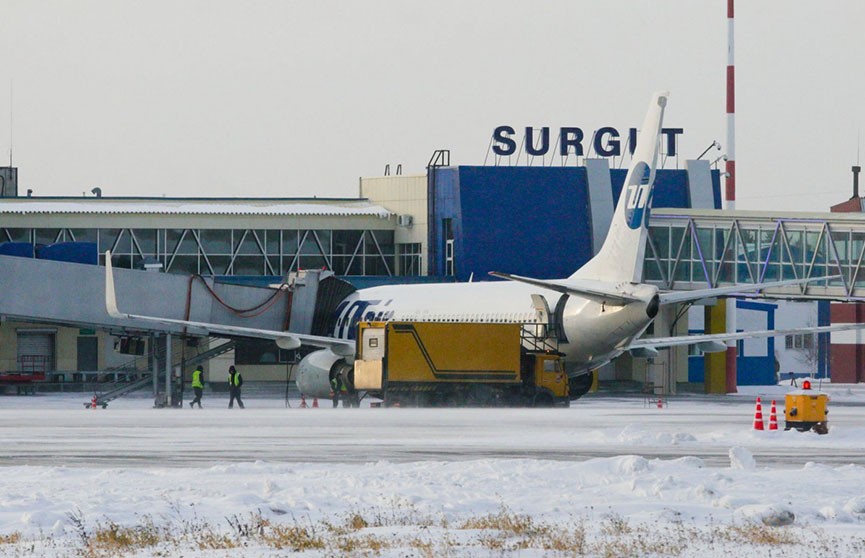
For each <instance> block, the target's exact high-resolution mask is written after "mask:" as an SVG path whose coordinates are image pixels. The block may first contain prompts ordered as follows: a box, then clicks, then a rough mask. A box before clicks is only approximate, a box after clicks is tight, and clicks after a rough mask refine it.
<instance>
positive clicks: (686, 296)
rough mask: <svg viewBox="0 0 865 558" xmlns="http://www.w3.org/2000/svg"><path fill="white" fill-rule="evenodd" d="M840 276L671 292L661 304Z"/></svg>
mask: <svg viewBox="0 0 865 558" xmlns="http://www.w3.org/2000/svg"><path fill="white" fill-rule="evenodd" d="M839 277H841V276H840V275H832V276H829V277H812V278H809V279H788V280H785V281H772V282H767V283H754V284H747V285H731V286H729V287H716V288H714V289H698V290H695V291H670V292H665V293H660V294H659V295H658V297H659V298H660V302H661V304H674V303H677V302H690V301H692V300H700V299H703V298H715V297H718V296H723V295H729V294H737V293H753V292H756V291H762V290H764V289H771V288H774V287H789V286H791V285H803V284H805V283H812V282H815V281H831V280H833V279H838V278H839Z"/></svg>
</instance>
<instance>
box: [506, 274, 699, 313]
mask: <svg viewBox="0 0 865 558" xmlns="http://www.w3.org/2000/svg"><path fill="white" fill-rule="evenodd" d="M490 275H492V276H493V277H501V278H502V279H508V280H509V281H516V282H518V283H526V284H528V285H534V286H536V287H541V288H544V289H549V290H551V291H557V292H560V293H564V294H573V295H578V296H581V297H584V298H588V299H589V300H593V301H595V302H599V303H606V304H610V305H612V306H624V305H626V304H630V303H631V302H638V301H640V300H642V299H640V298H637V297H635V296H630V295H628V294H625V293H621V292H618V291H611V290H605V289H603V288H602V285H601V284H599V283H598V282H596V281H586V280H580V279H561V280H554V281H548V280H545V279H533V278H531V277H523V276H521V275H511V274H510V273H500V272H498V271H490ZM701 298H704V297H701Z"/></svg>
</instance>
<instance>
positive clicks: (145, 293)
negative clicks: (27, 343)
mask: <svg viewBox="0 0 865 558" xmlns="http://www.w3.org/2000/svg"><path fill="white" fill-rule="evenodd" d="M332 275H333V274H332V273H330V272H325V271H319V270H314V271H307V272H300V273H295V274H291V275H289V276H288V277H286V278H285V280H284V281H283V282H282V284H281V285H280V286H279V288H276V289H273V288H271V289H267V288H261V287H255V286H248V285H238V284H230V283H222V282H219V281H217V280H215V279H214V278H213V277H202V276H198V275H194V276H189V275H177V274H170V273H160V272H154V271H134V270H124V269H115V270H114V281H115V287H116V292H117V296H118V303H119V305H120V307H121V309H123V310H124V311H125V312H128V313H133V314H141V315H149V316H158V317H162V318H169V319H175V320H186V321H196V322H208V323H217V324H224V325H232V326H241V327H250V328H258V329H267V330H277V331H292V332H297V333H318V334H325V333H326V329H327V327H328V326H329V321H328V318H329V316H331V315H332V314H333V308H334V307H335V305H336V304H337V303H338V302H339V301H341V300H342V299H343V298H344V297H345V296H347V295H348V294H349V293H350V292H351V291H352V290H354V289H353V287H351V286H350V285H349V284H348V283H346V282H344V281H341V280H338V279H336V278H335V277H333V276H332ZM0 286H2V287H0V318H2V319H4V320H6V319H12V320H20V321H24V322H36V323H56V324H62V325H65V326H78V327H82V328H98V329H103V330H107V331H109V332H111V333H112V334H115V335H132V336H135V337H138V336H143V335H148V334H149V335H151V336H153V335H160V340H159V345H160V346H162V347H168V346H170V343H166V342H165V341H166V340H170V337H171V336H172V335H188V336H194V337H206V336H208V332H207V331H205V330H203V329H199V328H192V327H190V328H184V327H183V326H180V325H177V326H175V325H165V324H157V323H154V322H150V321H147V322H144V321H136V320H126V319H115V318H112V317H111V316H109V315H108V313H107V311H106V309H105V268H103V267H101V266H96V265H84V264H77V263H67V262H57V261H50V260H38V259H31V258H21V257H14V256H0ZM162 337H164V339H163V338H162ZM151 345H152V344H151ZM228 346H229V347H233V345H228ZM220 347H221V348H225V347H226V345H222V346H220ZM205 354H207V353H205ZM157 361H158V363H157ZM186 363H187V365H194V361H192V360H189V359H187V360H186ZM178 364H179V362H177V359H176V358H174V357H173V356H172V355H171V352H170V350H168V351H166V352H165V354H164V355H162V356H160V357H154V366H155V367H156V368H155V370H157V371H159V372H157V373H156V374H153V375H152V383H153V391H154V396H156V395H157V391H158V385H159V384H160V383H161V382H158V378H157V375H161V376H162V377H163V378H164V383H165V391H164V394H172V395H169V396H167V397H163V399H164V403H163V404H167V405H172V404H174V403H175V402H176V401H177V400H178V398H177V397H176V396H175V395H174V392H176V391H177V386H173V382H172V380H171V377H172V376H173V374H168V373H166V372H167V371H169V370H176V367H177V366H178ZM19 367H20V363H19ZM42 376H43V377H44V374H43V375H42ZM175 380H176V378H175ZM148 383H150V380H147V379H142V380H139V381H138V382H137V386H136V387H143V386H145V385H147V384H148ZM174 383H176V382H174ZM172 386H173V387H172ZM117 389H118V392H116V393H115V394H108V393H104V394H101V395H100V394H97V395H98V396H97V399H98V400H99V404H103V403H106V402H107V401H109V400H110V399H111V398H112V397H113V396H116V395H122V393H125V391H126V390H127V388H126V386H117ZM157 399H158V397H157Z"/></svg>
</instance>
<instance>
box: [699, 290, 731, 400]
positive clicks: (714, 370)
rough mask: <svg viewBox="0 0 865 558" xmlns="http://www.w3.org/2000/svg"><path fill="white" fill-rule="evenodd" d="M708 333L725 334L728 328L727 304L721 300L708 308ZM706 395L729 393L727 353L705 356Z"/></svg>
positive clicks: (706, 314)
mask: <svg viewBox="0 0 865 558" xmlns="http://www.w3.org/2000/svg"><path fill="white" fill-rule="evenodd" d="M705 312H706V313H705V328H704V329H705V331H706V333H724V331H725V330H726V326H727V304H726V302H725V301H723V300H720V301H718V302H717V303H715V305H714V306H706V310H705ZM703 362H704V367H705V368H704V370H705V377H704V379H703V383H704V385H705V388H706V393H714V394H722V393H727V352H726V351H725V352H722V353H706V354H705V355H703Z"/></svg>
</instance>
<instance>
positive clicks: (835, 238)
mask: <svg viewBox="0 0 865 558" xmlns="http://www.w3.org/2000/svg"><path fill="white" fill-rule="evenodd" d="M863 256H865V214H862V213H769V212H760V211H719V210H701V209H654V210H652V214H651V219H650V221H649V241H648V243H647V246H646V259H645V265H644V267H643V274H644V281H646V282H647V283H652V284H655V285H657V286H658V287H659V288H661V289H665V290H692V289H701V288H707V287H720V286H725V285H732V284H736V283H749V284H754V283H763V282H768V281H779V280H786V279H807V278H819V277H827V276H837V278H834V279H831V280H829V281H816V282H811V283H808V284H807V285H801V286H793V287H780V288H773V289H766V291H764V292H763V293H762V294H763V296H767V297H778V298H785V299H791V300H813V299H831V300H844V301H850V300H862V299H863V297H865V272H863V270H862V264H863Z"/></svg>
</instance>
